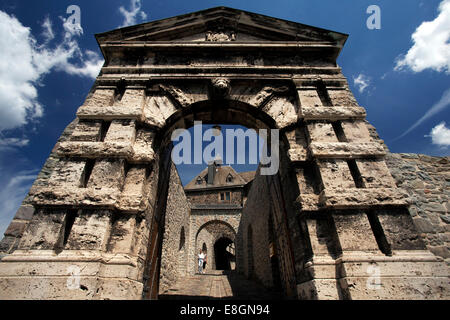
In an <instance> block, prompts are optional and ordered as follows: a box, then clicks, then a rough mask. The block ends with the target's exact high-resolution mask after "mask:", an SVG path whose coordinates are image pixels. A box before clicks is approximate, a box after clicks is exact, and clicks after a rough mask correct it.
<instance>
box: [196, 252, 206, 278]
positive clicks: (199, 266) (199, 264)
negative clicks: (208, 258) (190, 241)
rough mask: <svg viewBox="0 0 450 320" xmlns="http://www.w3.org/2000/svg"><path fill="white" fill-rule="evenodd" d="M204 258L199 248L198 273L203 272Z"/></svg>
mask: <svg viewBox="0 0 450 320" xmlns="http://www.w3.org/2000/svg"><path fill="white" fill-rule="evenodd" d="M204 259H205V254H204V253H203V251H202V250H200V252H199V254H198V273H200V274H201V273H203V261H204Z"/></svg>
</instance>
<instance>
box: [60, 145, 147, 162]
mask: <svg viewBox="0 0 450 320" xmlns="http://www.w3.org/2000/svg"><path fill="white" fill-rule="evenodd" d="M57 154H58V155H59V156H62V157H80V158H88V159H98V158H122V159H126V160H128V161H129V162H133V163H142V162H152V161H153V160H154V159H155V153H154V151H153V149H152V148H151V147H148V146H147V147H146V146H145V145H144V146H141V145H139V146H137V148H136V150H135V148H134V146H133V145H132V144H131V143H117V142H89V141H68V142H61V143H60V144H59V145H58V148H57Z"/></svg>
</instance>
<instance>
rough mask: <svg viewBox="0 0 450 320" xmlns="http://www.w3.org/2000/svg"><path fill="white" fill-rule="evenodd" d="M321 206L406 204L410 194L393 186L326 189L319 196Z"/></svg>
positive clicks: (341, 207) (349, 206)
mask: <svg viewBox="0 0 450 320" xmlns="http://www.w3.org/2000/svg"><path fill="white" fill-rule="evenodd" d="M319 203H320V205H321V206H324V207H328V208H335V209H352V208H355V209H357V208H369V207H371V206H383V205H392V206H406V205H408V195H407V194H406V193H404V192H402V190H400V189H397V188H393V189H387V188H377V189H357V188H353V189H352V188H345V189H341V188H339V189H331V190H330V189H326V188H325V189H324V190H323V191H322V192H321V194H320V197H319Z"/></svg>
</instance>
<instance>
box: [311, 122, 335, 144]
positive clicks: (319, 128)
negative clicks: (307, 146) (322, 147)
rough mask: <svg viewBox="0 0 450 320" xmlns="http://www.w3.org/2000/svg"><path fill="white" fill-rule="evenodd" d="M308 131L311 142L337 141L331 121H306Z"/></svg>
mask: <svg viewBox="0 0 450 320" xmlns="http://www.w3.org/2000/svg"><path fill="white" fill-rule="evenodd" d="M307 127H308V133H309V138H310V140H311V142H338V139H337V136H336V133H335V132H334V129H333V126H332V124H331V123H324V122H313V123H308V125H307Z"/></svg>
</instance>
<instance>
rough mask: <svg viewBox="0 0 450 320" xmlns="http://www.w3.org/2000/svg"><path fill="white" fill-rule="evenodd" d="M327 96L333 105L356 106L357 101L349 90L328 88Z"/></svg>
mask: <svg viewBox="0 0 450 320" xmlns="http://www.w3.org/2000/svg"><path fill="white" fill-rule="evenodd" d="M328 96H329V97H330V99H331V103H332V104H333V106H344V107H357V106H358V102H357V101H356V99H355V97H354V96H353V93H352V92H351V91H350V90H328Z"/></svg>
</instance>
